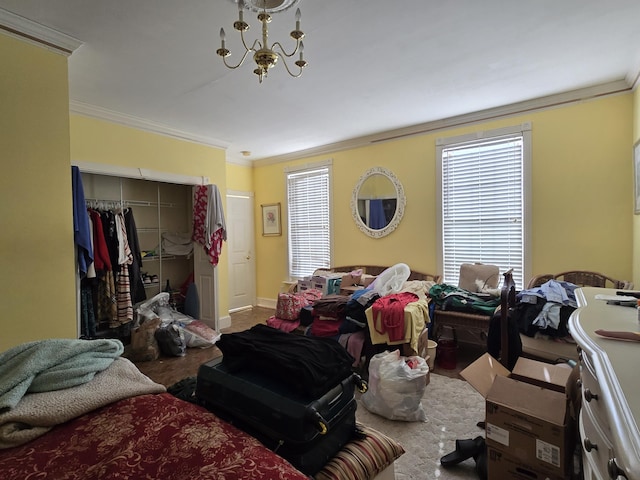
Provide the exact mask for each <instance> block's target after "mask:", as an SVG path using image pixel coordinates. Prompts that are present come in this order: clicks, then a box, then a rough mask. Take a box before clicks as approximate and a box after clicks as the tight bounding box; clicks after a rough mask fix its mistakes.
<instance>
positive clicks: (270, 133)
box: [0, 0, 640, 161]
mask: <svg viewBox="0 0 640 480" xmlns="http://www.w3.org/2000/svg"><path fill="white" fill-rule="evenodd" d="M299 6H300V9H301V10H302V25H301V27H302V30H304V32H305V34H306V37H305V59H306V60H307V61H308V62H309V65H308V67H307V68H306V69H305V71H304V74H303V75H302V77H300V78H297V79H294V78H291V77H289V76H288V75H287V74H286V71H285V70H284V68H283V66H282V65H277V66H276V67H274V68H273V69H272V70H271V71H270V73H269V77H268V78H267V79H266V80H265V81H264V82H263V83H262V84H259V83H258V79H257V77H256V75H254V74H253V73H252V71H253V68H254V66H253V62H252V60H251V59H248V60H247V62H246V63H245V65H243V66H242V67H240V68H238V69H237V70H229V69H227V68H225V67H224V66H223V65H222V61H221V59H220V58H219V57H218V56H217V55H216V53H215V51H216V49H217V48H218V47H219V43H220V40H219V30H220V27H224V28H225V31H226V32H227V47H228V48H229V49H230V50H231V51H232V53H233V55H232V57H230V59H229V60H230V61H234V59H235V61H237V60H238V59H239V58H240V47H241V44H240V39H239V35H238V34H237V32H236V31H235V30H233V28H232V24H233V21H234V20H235V19H236V18H237V8H236V7H235V6H234V4H233V0H0V9H5V10H7V11H9V12H12V13H14V14H17V15H20V16H23V17H26V18H28V19H30V20H32V21H35V22H37V23H40V24H43V25H46V26H48V27H50V28H52V29H54V30H57V31H59V32H62V33H64V34H67V35H70V36H72V37H75V38H76V39H78V40H80V41H81V42H82V43H83V44H82V46H80V47H79V48H78V49H77V50H76V51H75V52H74V53H73V54H72V55H71V56H70V58H69V84H70V98H71V103H72V105H71V108H72V110H73V111H78V112H83V113H87V114H92V115H103V116H104V117H105V118H111V119H115V120H117V121H123V122H129V123H133V124H135V123H136V122H137V123H139V124H146V125H149V126H151V128H152V129H153V128H155V129H156V130H163V129H164V130H165V131H167V132H170V133H172V134H176V135H178V136H184V137H187V138H192V139H195V140H197V141H201V142H204V143H209V144H212V145H218V146H222V147H225V148H227V158H228V159H229V160H230V161H237V160H239V159H240V160H241V159H242V158H243V157H242V155H241V154H240V152H241V151H243V150H246V151H250V152H251V153H252V154H251V156H250V157H246V159H248V160H259V159H266V158H270V157H277V156H285V155H287V154H292V153H294V152H303V151H307V152H311V151H314V149H315V150H317V149H319V148H321V147H323V146H327V145H331V144H335V143H339V142H347V141H349V140H352V139H355V138H360V137H368V136H373V135H380V134H383V132H389V131H391V130H396V129H403V128H406V127H412V126H416V125H421V124H425V123H429V122H434V121H437V120H442V119H447V118H449V117H454V116H459V115H464V114H468V113H472V112H478V111H482V110H486V109H493V108H495V107H501V106H505V105H510V104H514V103H518V102H526V101H528V100H532V99H536V98H539V97H544V96H549V95H555V94H560V93H563V92H568V91H573V90H576V89H583V88H587V87H593V86H596V85H602V84H607V85H610V86H608V87H606V88H612V89H615V88H620V87H621V86H622V88H623V89H624V88H630V87H632V86H633V85H634V83H635V82H636V79H637V74H638V70H639V69H640V1H638V0H609V1H607V2H604V1H602V0H534V1H524V0H448V1H444V0H302V1H301V3H300V5H299ZM0 13H2V12H0ZM245 20H246V21H247V22H249V23H250V25H251V30H250V31H249V38H250V39H251V40H253V39H254V38H257V37H258V35H259V33H260V26H259V24H258V22H257V20H256V19H255V14H254V13H250V12H249V13H246V14H245ZM293 27H294V13H293V11H292V10H288V11H286V12H282V13H278V14H274V15H273V21H272V22H271V24H270V27H269V34H270V36H269V40H270V41H280V42H281V43H283V44H284V45H285V47H287V48H290V47H291V45H292V42H293V41H292V40H291V38H290V37H289V32H290V31H291V30H292V29H293ZM612 82H613V83H612ZM623 82H624V83H623Z"/></svg>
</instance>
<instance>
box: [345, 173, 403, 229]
mask: <svg viewBox="0 0 640 480" xmlns="http://www.w3.org/2000/svg"><path fill="white" fill-rule="evenodd" d="M373 175H384V176H385V177H386V178H388V179H389V180H390V181H391V183H392V184H393V186H394V188H395V191H396V211H395V214H394V215H393V218H392V219H391V221H390V222H389V223H388V224H387V226H386V227H384V228H381V229H380V230H376V229H373V228H370V227H369V226H367V225H365V223H364V222H363V221H362V218H360V214H359V212H358V193H359V192H360V188H361V187H362V185H363V184H364V182H365V181H367V180H368V179H369V178H370V177H371V176H373ZM405 204H406V198H405V196H404V189H403V188H402V184H401V183H400V180H398V177H396V176H395V175H394V174H393V172H391V171H390V170H387V169H386V168H383V167H373V168H370V169H369V170H367V171H366V172H365V173H364V174H363V175H362V176H361V177H360V180H358V183H357V184H356V186H355V188H354V189H353V193H352V195H351V214H352V215H353V220H354V221H355V223H356V225H357V227H358V228H359V229H360V231H361V232H362V233H364V234H365V235H368V236H369V237H371V238H382V237H385V236H387V235H389V234H390V233H391V232H393V231H394V230H395V229H396V228H397V227H398V224H399V223H400V220H402V216H403V215H404V207H405Z"/></svg>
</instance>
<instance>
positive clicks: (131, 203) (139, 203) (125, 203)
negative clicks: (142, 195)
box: [84, 197, 185, 208]
mask: <svg viewBox="0 0 640 480" xmlns="http://www.w3.org/2000/svg"><path fill="white" fill-rule="evenodd" d="M84 200H85V203H87V204H94V205H95V204H100V203H105V204H111V205H113V206H117V207H158V206H159V207H162V208H178V207H180V208H184V207H185V205H182V204H180V203H172V202H160V203H158V202H146V201H144V200H115V199H108V198H87V197H85V199H84Z"/></svg>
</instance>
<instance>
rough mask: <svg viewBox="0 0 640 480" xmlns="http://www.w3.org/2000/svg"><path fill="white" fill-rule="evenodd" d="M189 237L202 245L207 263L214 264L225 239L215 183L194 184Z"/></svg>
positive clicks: (222, 215) (219, 201)
mask: <svg viewBox="0 0 640 480" xmlns="http://www.w3.org/2000/svg"><path fill="white" fill-rule="evenodd" d="M191 239H192V240H193V241H194V242H197V243H199V244H200V245H202V246H203V247H204V251H205V252H206V253H207V255H208V256H209V263H211V265H213V266H216V265H217V264H218V261H219V259H220V254H221V253H222V242H223V241H224V240H226V239H227V231H226V224H225V220H224V213H223V211H222V201H221V199H220V191H219V190H218V187H216V186H215V185H196V186H195V187H194V193H193V233H192V236H191Z"/></svg>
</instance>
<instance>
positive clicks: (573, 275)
mask: <svg viewBox="0 0 640 480" xmlns="http://www.w3.org/2000/svg"><path fill="white" fill-rule="evenodd" d="M549 280H558V281H565V282H569V283H573V284H574V285H578V286H580V287H605V288H618V289H621V290H630V289H632V288H633V284H632V283H631V282H627V281H625V280H616V279H615V278H611V277H609V276H607V275H604V274H603V273H599V272H591V271H588V270H570V271H567V272H561V273H556V274H551V273H545V274H542V275H536V276H535V277H533V278H532V279H531V280H529V283H528V284H527V288H528V289H529V288H535V287H539V286H540V285H542V284H543V283H546V282H548V281H549Z"/></svg>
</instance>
